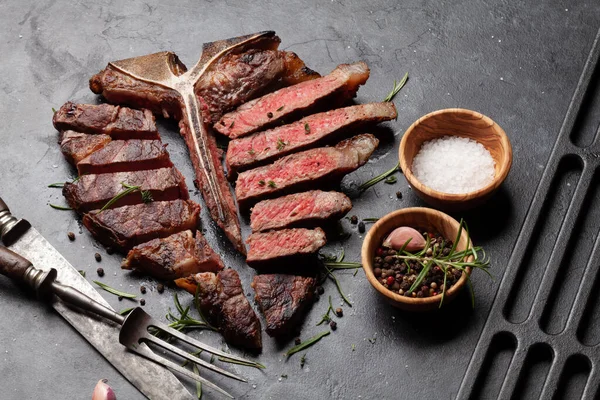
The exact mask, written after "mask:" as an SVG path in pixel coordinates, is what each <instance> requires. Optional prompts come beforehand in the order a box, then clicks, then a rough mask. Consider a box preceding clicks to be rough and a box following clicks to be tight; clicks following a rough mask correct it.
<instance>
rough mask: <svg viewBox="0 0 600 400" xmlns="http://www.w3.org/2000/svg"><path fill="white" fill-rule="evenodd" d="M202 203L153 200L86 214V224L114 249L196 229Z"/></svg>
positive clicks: (121, 248) (121, 249)
mask: <svg viewBox="0 0 600 400" xmlns="http://www.w3.org/2000/svg"><path fill="white" fill-rule="evenodd" d="M199 214H200V206H199V205H198V204H197V203H196V202H194V201H191V200H173V201H153V202H151V203H147V204H145V203H142V204H136V205H132V206H123V207H119V208H112V209H110V210H104V211H92V212H90V213H87V214H85V215H84V216H83V224H84V225H85V227H86V228H87V229H88V230H89V231H90V232H91V233H92V235H93V236H94V237H95V238H96V240H98V241H99V242H100V243H102V244H104V245H105V246H108V247H111V248H113V249H115V250H120V251H128V250H130V249H131V248H132V247H133V246H136V245H138V244H141V243H144V242H147V241H149V240H152V239H155V238H161V237H166V236H169V235H172V234H174V233H177V232H181V231H184V230H186V229H196V226H197V225H198V216H199Z"/></svg>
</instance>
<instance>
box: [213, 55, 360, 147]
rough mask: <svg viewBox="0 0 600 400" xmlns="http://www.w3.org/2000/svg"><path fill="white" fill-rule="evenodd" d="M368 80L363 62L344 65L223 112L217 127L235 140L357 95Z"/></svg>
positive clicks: (331, 106) (330, 106)
mask: <svg viewBox="0 0 600 400" xmlns="http://www.w3.org/2000/svg"><path fill="white" fill-rule="evenodd" d="M367 79H369V68H368V67H367V64H365V63H364V62H358V63H355V64H342V65H339V66H338V67H337V68H336V69H335V70H333V71H332V72H331V73H330V74H329V75H326V76H324V77H321V78H318V79H314V80H310V81H308V82H302V83H299V84H297V85H294V86H289V87H286V88H283V89H280V90H278V91H276V92H273V93H269V94H267V95H265V96H263V97H260V98H258V99H255V100H253V101H249V102H247V103H245V104H242V105H241V106H240V107H239V108H238V109H237V110H235V111H232V112H230V113H227V114H225V115H223V117H222V118H221V119H220V120H219V122H217V123H216V124H215V125H214V128H215V129H216V130H217V131H219V132H220V133H222V134H223V135H225V136H229V137H230V138H232V139H235V138H238V137H241V136H246V135H248V134H250V133H252V132H256V131H258V130H260V129H264V128H266V127H269V126H273V125H275V124H278V123H280V122H281V121H282V120H283V119H284V118H286V117H287V118H288V119H289V118H290V117H293V116H296V115H298V114H306V113H309V112H314V111H315V110H317V109H319V108H323V107H326V108H333V107H334V106H336V105H338V104H341V103H343V102H344V101H345V100H348V99H351V98H352V97H354V96H355V95H356V92H357V91H358V87H359V86H360V85H362V84H364V83H365V82H366V81H367Z"/></svg>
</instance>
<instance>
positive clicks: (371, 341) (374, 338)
mask: <svg viewBox="0 0 600 400" xmlns="http://www.w3.org/2000/svg"><path fill="white" fill-rule="evenodd" d="M376 341H377V337H375V336H374V337H372V338H369V343H371V344H375V342H376Z"/></svg>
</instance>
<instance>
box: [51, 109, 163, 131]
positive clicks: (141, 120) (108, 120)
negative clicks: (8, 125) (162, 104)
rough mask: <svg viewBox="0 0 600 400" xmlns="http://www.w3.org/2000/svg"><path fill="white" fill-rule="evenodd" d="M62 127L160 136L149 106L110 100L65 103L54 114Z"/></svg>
mask: <svg viewBox="0 0 600 400" xmlns="http://www.w3.org/2000/svg"><path fill="white" fill-rule="evenodd" d="M52 123H53V124H54V127H55V128H56V129H57V130H59V131H66V130H73V131H76V132H83V133H91V134H96V135H97V134H105V135H109V136H110V137H112V138H113V139H158V131H157V130H156V124H155V122H154V115H152V113H151V112H150V111H149V110H132V109H131V108H126V107H119V106H113V105H110V104H99V105H93V104H75V103H71V102H70V101H69V102H67V103H65V104H64V105H63V106H62V107H61V108H60V109H59V110H58V111H56V112H55V113H54V117H52Z"/></svg>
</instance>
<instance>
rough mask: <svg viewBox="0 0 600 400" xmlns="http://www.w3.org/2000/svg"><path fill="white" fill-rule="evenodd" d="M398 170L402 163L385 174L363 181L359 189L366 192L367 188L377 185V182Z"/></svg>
mask: <svg viewBox="0 0 600 400" xmlns="http://www.w3.org/2000/svg"><path fill="white" fill-rule="evenodd" d="M398 171H400V163H398V164H396V166H395V167H394V168H392V169H390V170H389V171H386V172H384V173H383V174H380V175H377V176H376V177H374V178H372V179H369V180H368V181H366V182H365V183H363V184H362V185H360V186H359V187H358V190H359V191H361V192H364V191H365V190H367V189H368V188H370V187H371V186H373V185H375V184H376V183H379V182H381V181H382V180H384V179H386V178H387V177H389V176H391V175H393V174H395V173H396V172H398Z"/></svg>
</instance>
